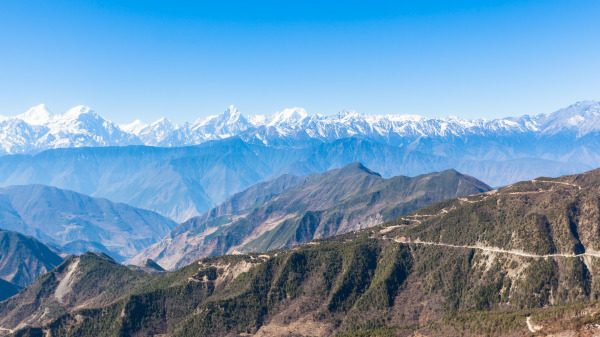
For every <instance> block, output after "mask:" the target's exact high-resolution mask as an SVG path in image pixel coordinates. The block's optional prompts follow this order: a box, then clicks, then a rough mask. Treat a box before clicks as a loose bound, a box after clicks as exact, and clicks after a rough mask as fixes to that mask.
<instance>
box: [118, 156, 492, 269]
mask: <svg viewBox="0 0 600 337" xmlns="http://www.w3.org/2000/svg"><path fill="white" fill-rule="evenodd" d="M286 178H287V177H286V176H282V177H279V178H277V179H275V180H273V181H268V182H264V183H260V184H259V185H258V186H260V187H264V186H265V185H268V184H271V185H275V186H279V187H280V189H279V190H278V191H277V193H275V194H268V198H263V196H261V195H259V196H256V195H254V194H253V193H250V194H251V195H252V196H253V197H254V198H255V199H251V200H260V202H254V203H252V202H248V203H246V204H252V206H251V207H245V209H236V208H232V207H228V206H227V205H228V203H227V202H226V203H225V205H220V206H219V207H217V208H215V209H213V210H211V211H210V212H208V213H207V214H204V215H202V216H200V217H196V218H192V219H190V220H188V221H186V222H184V223H182V224H180V225H179V226H178V227H177V228H175V229H174V230H173V231H171V233H169V235H167V236H166V237H165V238H164V239H163V240H161V241H160V242H157V243H156V244H154V245H152V246H151V247H148V248H146V249H144V250H143V251H141V252H140V253H139V254H138V255H136V256H135V257H133V258H131V259H130V260H128V263H130V264H139V263H141V262H143V261H145V260H146V259H152V260H154V261H156V262H157V263H158V264H160V265H161V266H163V267H165V268H166V269H174V268H180V267H182V266H184V265H187V264H188V263H191V262H192V261H194V260H197V259H199V258H202V257H206V256H214V255H221V254H231V253H244V252H264V251H269V250H273V249H282V248H290V247H293V246H296V245H298V244H302V243H305V242H308V241H311V240H312V239H316V238H323V237H328V236H332V235H339V234H343V233H346V232H350V231H355V230H359V229H362V228H366V227H371V226H374V225H377V224H379V223H381V222H383V221H387V220H390V219H394V218H396V217H398V216H399V215H401V214H406V213H409V212H411V211H414V210H416V209H418V208H419V207H422V206H425V205H428V204H431V203H433V202H436V201H441V200H445V199H447V198H453V197H456V196H466V195H469V194H472V193H480V192H485V191H489V190H490V189H491V188H490V187H489V186H487V185H486V184H485V183H482V182H480V181H478V180H477V179H475V178H472V177H469V176H466V175H462V174H460V173H458V172H457V171H455V170H446V171H443V172H436V173H431V174H425V175H420V176H417V177H413V178H409V177H406V176H397V177H392V178H389V179H385V178H383V177H382V176H381V175H380V174H378V173H376V172H374V171H372V170H370V169H368V168H367V167H365V166H364V165H363V164H361V163H360V162H354V163H350V164H348V165H346V166H344V167H342V168H340V169H335V170H330V171H326V172H324V173H321V174H313V175H310V176H308V177H306V178H304V179H295V180H296V181H295V183H294V184H289V185H282V184H281V183H280V182H279V181H280V180H285V179H286ZM283 186H285V187H287V188H284V187H283ZM253 189H256V187H251V188H249V189H248V190H246V191H243V192H240V193H238V194H237V195H234V196H233V197H232V199H236V198H237V199H244V198H245V197H244V194H249V192H248V191H249V190H250V191H251V190H253ZM242 205H244V204H242Z"/></svg>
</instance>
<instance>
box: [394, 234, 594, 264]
mask: <svg viewBox="0 0 600 337" xmlns="http://www.w3.org/2000/svg"><path fill="white" fill-rule="evenodd" d="M394 241H396V242H398V243H407V244H415V245H428V246H442V247H451V248H467V249H479V250H483V251H487V252H493V253H505V254H512V255H518V256H523V257H532V258H537V259H544V258H547V257H579V256H592V257H597V258H600V253H581V254H558V253H557V254H545V255H538V254H532V253H526V252H522V251H518V250H507V249H501V248H498V247H486V246H481V245H475V246H470V245H464V246H463V245H452V244H449V243H439V242H429V241H421V240H419V239H417V240H411V239H410V238H406V237H400V238H395V239H394Z"/></svg>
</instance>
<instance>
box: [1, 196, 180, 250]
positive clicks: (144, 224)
mask: <svg viewBox="0 0 600 337" xmlns="http://www.w3.org/2000/svg"><path fill="white" fill-rule="evenodd" d="M0 218H2V226H3V227H4V228H6V229H9V230H13V231H18V232H20V233H23V234H26V235H30V236H32V237H35V238H36V239H38V240H40V241H42V242H45V243H47V244H51V245H54V246H57V247H59V248H60V249H61V250H63V251H65V252H67V253H72V254H81V253H84V252H86V251H88V250H93V251H102V252H105V253H107V254H109V255H111V256H113V257H115V258H116V259H118V260H120V261H123V260H124V259H126V258H128V257H131V256H133V255H134V254H136V253H137V252H138V251H139V250H141V249H143V248H146V247H148V246H149V245H151V244H153V243H155V242H157V241H159V240H160V239H162V238H163V237H164V235H166V234H167V233H169V231H170V230H171V229H173V228H174V227H175V226H176V225H177V224H176V223H175V222H173V221H171V220H169V219H167V218H165V217H163V216H161V215H159V214H156V213H154V212H151V211H146V210H142V209H139V208H135V207H131V206H128V205H125V204H118V203H113V202H110V201H108V200H106V199H100V198H92V197H89V196H86V195H83V194H79V193H76V192H72V191H67V190H62V189H59V188H56V187H49V186H44V185H24V186H10V187H6V188H2V189H0Z"/></svg>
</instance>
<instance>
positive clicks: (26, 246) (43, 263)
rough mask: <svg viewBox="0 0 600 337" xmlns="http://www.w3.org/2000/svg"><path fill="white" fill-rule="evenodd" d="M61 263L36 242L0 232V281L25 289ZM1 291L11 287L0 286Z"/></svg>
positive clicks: (18, 235) (42, 245)
mask: <svg viewBox="0 0 600 337" xmlns="http://www.w3.org/2000/svg"><path fill="white" fill-rule="evenodd" d="M3 225H4V224H3ZM62 262H63V259H62V258H61V257H60V256H58V254H56V253H55V252H54V251H52V250H51V249H50V248H48V247H47V246H46V245H44V244H43V243H41V242H39V241H38V240H36V239H34V238H32V237H28V236H25V235H22V234H19V233H17V232H12V231H7V230H0V279H2V280H4V281H7V282H10V283H12V284H14V285H17V286H20V287H26V286H28V285H29V284H30V283H31V282H33V281H34V280H35V279H36V278H37V277H38V276H39V275H41V274H44V273H46V272H48V271H50V270H52V269H54V267H56V266H58V265H59V264H61V263H62ZM2 289H5V290H10V289H11V287H10V286H9V285H6V284H2ZM12 289H14V288H12Z"/></svg>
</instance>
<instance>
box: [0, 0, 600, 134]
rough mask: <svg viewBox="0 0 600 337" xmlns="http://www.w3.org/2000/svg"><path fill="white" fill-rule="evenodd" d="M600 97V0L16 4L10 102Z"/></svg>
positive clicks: (263, 107)
mask: <svg viewBox="0 0 600 337" xmlns="http://www.w3.org/2000/svg"><path fill="white" fill-rule="evenodd" d="M586 99H600V1H597V0H593V1H579V0H571V1H564V0H561V1H543V0H539V1H491V0H490V1H480V0H478V1H429V0H421V1H391V2H382V1H360V2H352V1H340V2H325V1H293V0H291V1H289V0H288V1H272V2H265V1H242V2H236V1H207V2H205V3H202V2H199V1H183V2H182V1H160V2H159V1H148V0H146V1H128V0H121V1H85V0H82V1H64V0H52V1H29V0H18V1H0V114H1V115H15V114H18V113H21V112H23V111H25V110H26V109H27V108H29V107H30V106H33V105H36V104H39V103H45V104H46V105H47V106H48V107H49V108H50V109H51V110H52V111H53V112H55V113H59V112H63V111H64V110H66V109H68V108H69V107H72V106H74V105H78V104H85V105H89V106H91V107H92V108H94V109H95V110H96V111H98V112H99V113H100V114H101V115H103V116H105V117H107V118H109V119H111V120H114V121H115V122H118V123H124V122H129V121H131V120H133V119H141V120H143V121H146V122H149V121H153V120H155V119H158V118H159V117H163V116H166V117H168V118H170V119H171V120H173V121H175V122H183V121H188V120H193V119H195V118H198V117H202V116H206V115H210V114H215V113H219V112H221V111H223V110H224V109H225V108H226V107H227V106H228V105H230V104H234V105H236V106H237V107H238V108H239V109H240V110H241V111H242V113H244V114H265V113H266V114H270V113H273V112H275V111H278V110H281V109H283V108H286V107H293V106H301V107H304V108H306V109H307V111H308V112H309V113H323V114H329V113H334V112H337V111H338V110H340V109H350V110H357V111H359V112H364V113H377V114H384V113H409V114H421V115H425V116H447V115H455V116H459V117H465V118H479V117H485V118H496V117H503V116H516V115H522V114H538V113H542V112H552V111H554V110H556V109H558V108H561V107H563V106H567V105H570V104H571V103H574V102H575V101H578V100H586Z"/></svg>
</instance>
